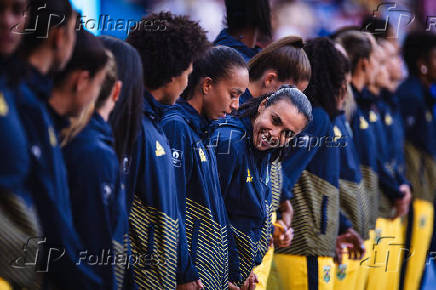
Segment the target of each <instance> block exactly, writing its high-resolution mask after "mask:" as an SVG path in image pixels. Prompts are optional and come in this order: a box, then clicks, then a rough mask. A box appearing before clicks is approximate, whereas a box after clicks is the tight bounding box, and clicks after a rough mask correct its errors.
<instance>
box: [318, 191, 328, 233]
mask: <svg viewBox="0 0 436 290" xmlns="http://www.w3.org/2000/svg"><path fill="white" fill-rule="evenodd" d="M328 203H329V197H328V196H326V195H323V196H322V202H321V222H320V230H321V234H323V235H325V233H326V231H327V221H328V216H327V215H328V213H327V211H328V209H327V208H328Z"/></svg>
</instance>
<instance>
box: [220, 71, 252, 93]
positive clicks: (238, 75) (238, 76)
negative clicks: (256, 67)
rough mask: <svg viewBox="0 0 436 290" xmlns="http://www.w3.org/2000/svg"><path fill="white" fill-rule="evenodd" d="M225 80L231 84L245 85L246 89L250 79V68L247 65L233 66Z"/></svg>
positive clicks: (236, 85)
mask: <svg viewBox="0 0 436 290" xmlns="http://www.w3.org/2000/svg"><path fill="white" fill-rule="evenodd" d="M223 81H224V82H226V84H229V85H231V86H235V87H238V88H240V87H243V88H244V89H245V88H246V87H247V85H248V81H249V76H248V69H247V68H245V67H233V68H232V69H230V71H229V73H228V76H227V77H226V78H225V79H223Z"/></svg>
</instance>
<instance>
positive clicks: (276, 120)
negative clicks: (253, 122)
mask: <svg viewBox="0 0 436 290" xmlns="http://www.w3.org/2000/svg"><path fill="white" fill-rule="evenodd" d="M272 123H273V125H274V126H281V125H282V124H283V122H282V119H281V118H280V117H279V116H272Z"/></svg>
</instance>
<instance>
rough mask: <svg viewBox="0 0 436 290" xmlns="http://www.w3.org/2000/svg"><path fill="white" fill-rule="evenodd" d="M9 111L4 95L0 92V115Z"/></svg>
mask: <svg viewBox="0 0 436 290" xmlns="http://www.w3.org/2000/svg"><path fill="white" fill-rule="evenodd" d="M8 112H9V106H8V103H6V100H5V96H4V95H3V94H2V93H0V117H5V116H6V115H7V114H8Z"/></svg>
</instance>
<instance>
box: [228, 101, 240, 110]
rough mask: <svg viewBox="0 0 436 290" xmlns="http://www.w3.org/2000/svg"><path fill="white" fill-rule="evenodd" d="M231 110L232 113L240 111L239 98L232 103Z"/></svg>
mask: <svg viewBox="0 0 436 290" xmlns="http://www.w3.org/2000/svg"><path fill="white" fill-rule="evenodd" d="M230 109H231V110H232V111H237V110H238V109H239V98H237V99H234V100H233V101H232V102H231V103H230Z"/></svg>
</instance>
